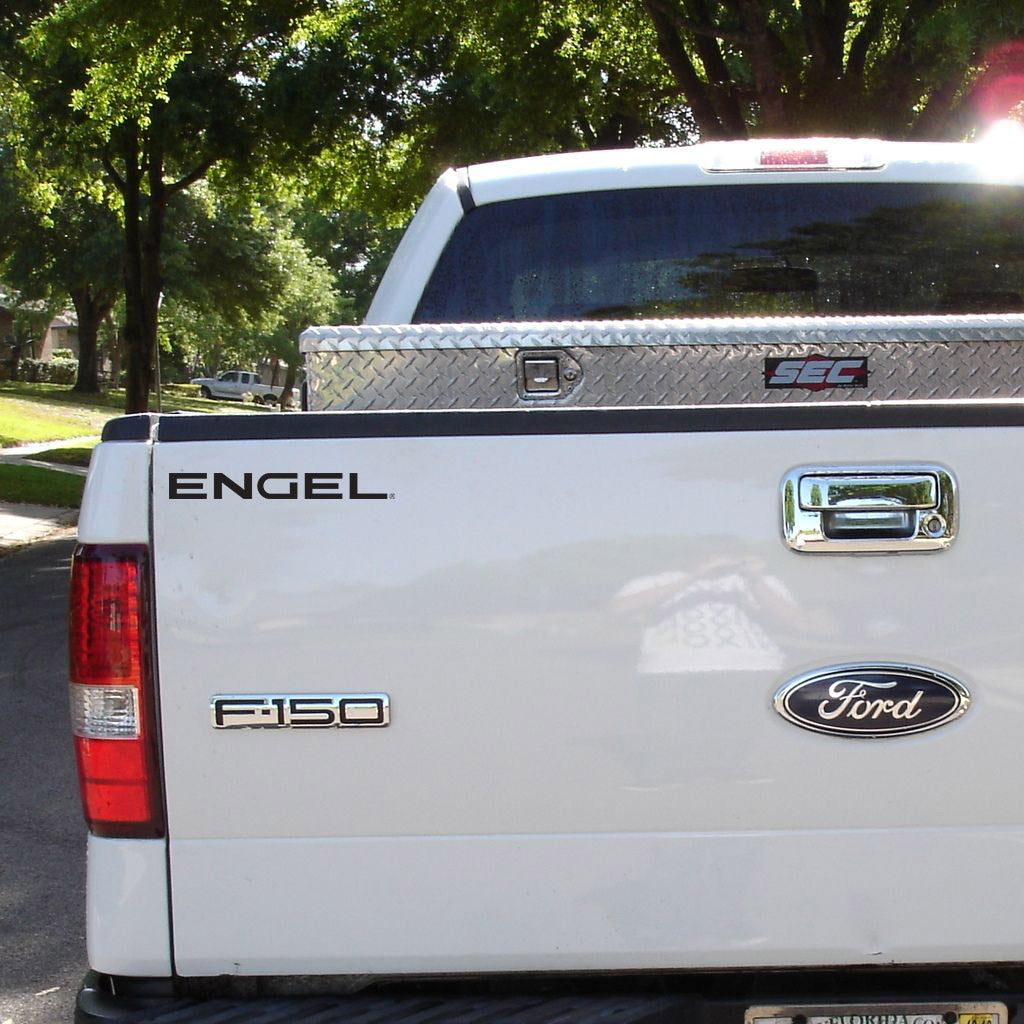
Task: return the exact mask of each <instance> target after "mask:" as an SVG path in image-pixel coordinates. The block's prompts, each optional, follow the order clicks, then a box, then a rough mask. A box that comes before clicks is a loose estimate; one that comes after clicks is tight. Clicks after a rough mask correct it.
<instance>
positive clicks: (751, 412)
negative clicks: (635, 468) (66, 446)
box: [112, 400, 1024, 442]
mask: <svg viewBox="0 0 1024 1024" xmlns="http://www.w3.org/2000/svg"><path fill="white" fill-rule="evenodd" d="M112 422H117V421H112ZM1020 426H1024V402H1017V401H1012V402H1005V401H1002V402H999V401H996V402H985V401H974V400H967V401H959V402H906V403H902V404H898V403H869V402H862V403H860V402H859V403H853V402H844V403H842V404H841V405H840V404H839V403H813V404H806V405H782V404H772V405H737V406H686V407H681V408H669V409H666V408H649V409H647V408H641V409H638V408H630V409H502V410H497V411H479V412H471V411H462V412H433V411H431V412H317V413H305V414H303V413H280V414H277V415H274V416H239V415H235V416H230V415H219V416H218V415H193V416H189V415H184V416H166V417H162V418H161V419H160V421H159V423H158V425H157V430H156V438H157V440H158V441H161V442H178V441H262V440H267V441H270V440H283V439H286V438H348V437H353V438H355V437H463V436H466V437H489V436H498V435H512V436H519V435H529V434H685V433H710V432H731V431H752V430H881V429H898V428H904V427H1020Z"/></svg>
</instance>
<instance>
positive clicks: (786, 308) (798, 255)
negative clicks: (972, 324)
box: [415, 182, 1024, 323]
mask: <svg viewBox="0 0 1024 1024" xmlns="http://www.w3.org/2000/svg"><path fill="white" fill-rule="evenodd" d="M1021 310H1024V190H1022V189H1020V188H1011V187H1007V186H975V185H970V186H968V185H946V184H866V183H856V182H836V183H826V184H807V183H804V184H780V185H728V186H719V187H706V186H700V187H688V188H655V189H630V190H623V191H615V192H588V193H579V194H574V195H560V196H541V197H537V198H533V199H517V200H512V201H509V202H503V203H493V204H489V205H486V206H480V207H478V208H477V209H475V210H473V211H472V212H471V213H470V214H468V215H467V216H466V217H465V218H464V219H463V220H462V221H461V222H460V223H459V225H458V227H457V228H456V230H455V232H454V234H453V235H452V237H451V239H450V240H449V242H448V245H447V246H446V248H445V250H444V252H443V254H442V256H441V259H440V261H439V262H438V265H437V267H436V268H435V270H434V273H433V275H432V277H431V279H430V282H429V283H428V285H427V287H426V289H425V291H424V293H423V297H422V299H421V301H420V306H419V309H418V311H417V314H416V318H415V319H416V320H417V321H418V322H421V323H443V322H449V323H451V322H463V321H468V322H473V321H476V322H479V321H487V320H567V319H630V318H636V317H681V316H721V315H731V314H735V315H742V316H748V315H749V316H757V315H763V316H773V315H786V314H811V315H815V314H817V315H841V314H849V315H857V314H862V315H863V314H872V313H883V314H884V313H892V314H899V313H904V314H913V313H918V314H928V313H979V312H1014V311H1021Z"/></svg>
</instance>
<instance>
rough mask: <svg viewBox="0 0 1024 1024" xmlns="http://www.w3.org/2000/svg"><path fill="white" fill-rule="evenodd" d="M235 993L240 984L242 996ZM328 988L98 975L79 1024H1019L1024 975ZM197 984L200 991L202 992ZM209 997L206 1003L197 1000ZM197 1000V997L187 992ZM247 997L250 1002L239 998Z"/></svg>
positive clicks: (545, 980) (309, 983)
mask: <svg viewBox="0 0 1024 1024" xmlns="http://www.w3.org/2000/svg"><path fill="white" fill-rule="evenodd" d="M238 985H241V986H242V987H241V988H239V987H238ZM329 985H330V979H323V978H309V979H281V978H278V979H270V978H267V979H255V978H249V979H228V978H225V979H201V980H199V981H196V982H192V983H190V982H189V981H188V980H186V979H179V980H177V981H174V980H172V979H166V978H165V979H139V978H133V979H127V978H122V979H119V978H111V977H110V976H108V975H100V974H97V973H95V972H90V973H89V974H88V975H87V976H86V978H85V981H84V982H83V985H82V988H81V990H80V992H79V995H78V1003H77V1007H76V1013H75V1022H76V1024H108V1022H111V1024H113V1022H125V1021H131V1022H134V1024H221V1022H226V1021H236V1020H237V1021H245V1022H247V1024H283V1022H286V1021H295V1020H299V1019H301V1020H307V1019H308V1020H315V1021H316V1022H317V1024H427V1022H430V1024H440V1022H444V1024H485V1022H488V1024H489V1022H494V1024H498V1022H501V1024H555V1022H558V1024H670V1022H671V1024H743V1018H744V1012H745V1010H746V1009H747V1008H748V1007H751V1006H754V1005H760V1006H764V1005H774V1006H796V1007H799V1006H810V1005H815V1004H817V1005H823V1004H827V1005H836V1004H843V1003H847V1004H865V1003H869V1004H872V1005H879V1006H881V1005H886V1006H893V1005H899V1004H914V1003H931V1002H941V1003H972V1002H973V1003H978V1002H986V1003H988V1002H997V1003H1003V1004H1005V1005H1006V1007H1007V1009H1008V1011H1009V1015H1008V1017H1009V1020H1010V1021H1011V1022H1016V1021H1018V1020H1019V1019H1020V1017H1019V1014H1020V1011H1021V1010H1024V968H1022V967H1020V966H1017V965H1014V966H1012V967H1008V966H1007V965H992V966H986V965H974V966H964V967H956V968H949V967H936V968H934V969H929V970H921V969H914V970H908V969H903V968H874V969H871V970H858V969H849V970H828V971H819V970H801V971H772V972H733V973H729V974H724V973H689V972H688V973H685V974H673V973H661V974H650V975H642V974H629V975H621V976H607V975H598V976H580V975H577V976H569V977H566V976H547V977H545V976H539V975H535V976H531V977H515V976H511V977H510V976H496V977H491V978H475V979H461V980H422V981H404V982H392V983H387V984H383V985H382V986H381V987H379V988H378V987H375V988H373V989H370V990H364V991H362V992H358V993H355V994H304V995H296V994H292V995H285V994H283V993H284V992H285V991H291V992H295V991H302V989H303V986H305V987H306V990H307V992H309V993H313V992H323V991H324V988H325V987H327V986H329ZM197 986H198V987H197ZM200 990H202V991H205V992H208V993H209V994H210V995H209V996H208V997H206V998H201V997H200V996H199V995H198V994H197V992H198V991H200ZM190 992H191V994H190ZM243 993H244V994H243Z"/></svg>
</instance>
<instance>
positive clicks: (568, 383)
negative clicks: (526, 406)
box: [516, 350, 583, 401]
mask: <svg viewBox="0 0 1024 1024" xmlns="http://www.w3.org/2000/svg"><path fill="white" fill-rule="evenodd" d="M582 376H583V374H582V371H581V369H580V364H579V362H578V361H577V360H576V359H575V358H574V357H573V356H572V355H570V354H569V353H568V352H565V351H553V352H539V351H536V350H525V351H520V352H518V353H517V355H516V378H517V383H518V390H519V397H520V398H525V399H528V400H534V401H535V400H537V399H545V398H548V399H552V398H555V399H557V398H565V397H566V396H567V395H568V394H570V393H571V392H572V391H573V389H574V388H575V387H576V386H577V385H578V384H579V382H580V380H581V378H582Z"/></svg>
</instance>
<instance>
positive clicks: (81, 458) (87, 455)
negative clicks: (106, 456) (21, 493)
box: [32, 440, 99, 467]
mask: <svg viewBox="0 0 1024 1024" xmlns="http://www.w3.org/2000/svg"><path fill="white" fill-rule="evenodd" d="M98 443H99V442H98V440H97V441H87V442H86V443H85V444H82V445H77V446H74V447H71V448H47V449H46V451H45V452H39V454H38V455H33V456H32V458H33V459H36V460H37V461H38V462H56V463H59V464H60V465H62V466H86V467H88V465H89V460H90V459H91V458H92V450H93V448H95V447H96V445H97V444H98Z"/></svg>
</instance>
